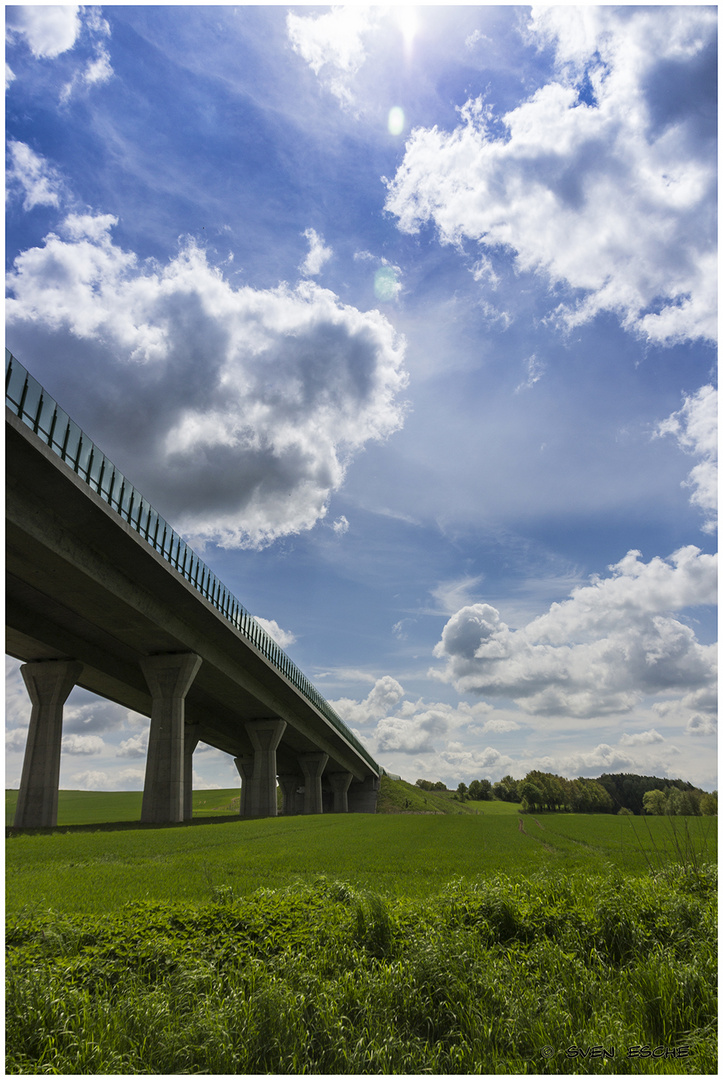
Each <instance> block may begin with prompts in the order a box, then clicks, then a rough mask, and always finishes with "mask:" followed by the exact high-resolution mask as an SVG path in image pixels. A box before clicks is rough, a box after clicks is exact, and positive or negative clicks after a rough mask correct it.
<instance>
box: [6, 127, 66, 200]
mask: <svg viewBox="0 0 723 1080" xmlns="http://www.w3.org/2000/svg"><path fill="white" fill-rule="evenodd" d="M8 153H9V157H10V161H9V163H8V170H7V173H6V177H5V179H6V184H7V188H8V191H9V192H12V191H13V190H16V191H19V192H20V193H21V194H22V195H23V196H24V197H23V209H24V210H32V209H33V207H35V206H59V205H60V196H61V192H62V187H63V183H62V180H61V178H60V175H59V173H58V172H57V170H56V169H54V168H53V167H52V165H50V164H49V163H48V162H47V161H46V159H45V158H44V157H42V156H41V155H40V154H36V153H35V151H34V150H32V149H31V148H30V147H29V146H27V145H26V144H25V143H24V142H18V141H17V140H15V139H11V140H10V141H9V143H8Z"/></svg>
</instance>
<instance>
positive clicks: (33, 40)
mask: <svg viewBox="0 0 723 1080" xmlns="http://www.w3.org/2000/svg"><path fill="white" fill-rule="evenodd" d="M6 16H7V27H8V36H9V37H10V38H13V37H15V36H19V35H22V36H23V37H24V38H25V40H26V41H27V44H28V48H29V49H30V51H31V52H32V54H33V56H36V57H38V58H40V57H48V58H52V57H55V56H60V54H61V53H64V52H67V51H68V50H69V49H72V48H73V46H74V45H75V42H76V38H77V37H78V34H79V33H80V29H81V19H80V6H79V5H78V4H63V5H58V6H55V5H53V6H52V7H51V6H49V5H45V4H20V5H18V6H17V7H8V8H6Z"/></svg>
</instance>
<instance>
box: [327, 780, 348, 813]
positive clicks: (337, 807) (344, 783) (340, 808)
mask: <svg viewBox="0 0 723 1080" xmlns="http://www.w3.org/2000/svg"><path fill="white" fill-rule="evenodd" d="M353 779H354V776H353V774H352V773H350V772H333V773H329V774H328V776H327V780H328V781H329V783H330V784H331V790H332V791H333V792H334V810H333V812H334V813H335V814H346V813H347V812H348V810H349V800H348V798H347V792H348V790H349V785H350V784H351V782H352V780H353Z"/></svg>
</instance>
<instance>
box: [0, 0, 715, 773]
mask: <svg viewBox="0 0 723 1080" xmlns="http://www.w3.org/2000/svg"><path fill="white" fill-rule="evenodd" d="M6 22H7V29H6V39H7V49H6V59H7V74H6V79H7V106H6V108H7V121H6V134H7V166H6V181H7V192H8V209H7V220H6V272H7V300H6V320H7V344H8V347H9V348H10V349H11V350H12V351H13V352H14V353H15V355H16V356H17V357H18V359H19V360H20V361H21V362H22V363H24V364H25V365H26V367H28V368H29V370H30V371H31V372H32V373H33V374H34V375H35V377H36V378H37V379H39V381H40V382H41V383H43V384H44V385H45V387H46V388H47V389H48V390H49V392H51V393H52V394H53V395H54V396H55V397H56V398H57V399H58V401H59V402H60V403H61V405H62V406H63V407H64V408H65V409H66V410H67V411H68V413H69V414H70V415H71V416H72V417H73V418H74V419H75V420H76V421H77V422H78V423H79V424H80V425H81V426H82V427H83V428H84V429H85V430H86V431H87V432H88V434H89V435H90V436H91V437H92V438H93V439H94V440H95V441H96V442H97V443H98V445H99V446H100V447H101V448H102V449H103V450H104V451H105V452H106V453H107V454H108V455H109V456H110V457H111V458H112V460H114V462H115V463H116V464H117V465H118V467H120V468H121V469H122V470H123V471H124V472H125V473H126V475H127V476H128V477H129V478H130V479H131V480H132V481H133V483H135V484H136V486H137V487H139V488H140V490H142V491H143V492H144V494H145V495H146V496H147V497H148V498H149V499H151V500H152V501H153V502H154V503H155V505H156V506H157V508H158V509H159V510H160V511H161V512H162V513H164V514H165V515H166V516H167V517H168V519H169V520H170V521H171V523H172V524H173V525H174V526H175V527H176V528H177V529H178V530H179V531H181V532H182V533H183V535H184V536H186V537H187V538H188V539H189V540H190V541H191V542H192V543H193V545H194V546H195V547H196V549H197V550H198V551H199V552H201V553H202V554H203V555H204V557H205V559H206V561H207V562H208V563H209V564H210V565H211V567H212V568H213V569H214V570H215V571H216V573H217V574H218V575H219V576H220V577H221V579H222V580H223V581H224V582H225V583H226V584H227V585H228V586H229V587H230V588H231V589H232V590H233V591H234V592H235V593H236V595H237V596H238V597H239V599H240V600H241V601H242V603H243V604H244V605H245V606H246V607H247V609H249V610H250V611H251V612H252V613H253V614H254V615H256V616H257V617H258V618H260V619H261V620H265V622H266V625H267V628H268V629H270V631H271V632H272V633H273V634H274V635H275V636H276V637H277V639H278V640H279V642H280V644H282V646H283V647H284V648H286V650H287V651H288V653H289V654H290V655H291V656H292V658H293V659H294V660H295V661H296V662H297V664H299V666H300V667H301V668H302V670H303V671H305V673H306V674H307V675H308V676H309V677H310V678H311V679H312V681H314V682H315V684H316V685H317V686H318V687H319V689H320V690H321V691H322V693H323V694H324V695H325V696H326V698H327V699H328V700H329V701H331V702H332V703H333V704H334V705H335V707H336V708H337V710H338V712H339V713H340V715H341V716H342V717H343V718H344V719H345V720H346V721H347V723H348V724H349V726H350V727H351V728H352V729H353V730H354V731H355V732H357V734H358V735H359V736H360V737H361V738H362V739H363V740H364V742H365V744H366V745H367V746H368V747H369V749H370V750H371V752H372V753H373V754H374V755H375V757H376V758H377V760H378V761H379V762H380V763H381V764H383V765H384V766H385V767H386V768H387V769H388V770H389V771H391V772H396V773H400V774H401V775H402V776H403V777H404V778H405V779H408V780H410V781H412V782H413V781H414V780H415V779H417V778H418V777H425V778H428V779H432V780H437V779H442V780H444V781H446V782H447V783H448V784H451V785H453V786H456V785H457V783H459V781H460V780H464V781H465V782H467V783H469V782H470V781H471V780H472V779H475V778H483V777H487V778H489V779H491V780H492V781H495V780H498V779H500V778H501V777H502V776H503V775H505V774H507V773H511V774H512V775H513V776H516V777H522V776H523V775H524V774H525V773H526V772H527V771H528V770H529V769H532V768H542V769H546V770H550V771H554V772H558V773H561V774H563V775H566V776H571V777H574V776H596V775H599V774H600V773H601V772H620V771H630V772H639V773H645V774H649V775H651V774H652V775H658V776H681V777H683V778H684V779H687V780H691V781H693V782H694V783H697V784H700V785H701V786H703V787H706V788H714V787H716V786H717V779H716V752H715V751H716V727H715V717H716V697H715V661H716V644H715V641H716V611H715V607H714V605H715V599H716V596H715V553H716V534H715V512H716V491H717V452H716V435H717V427H716V406H717V394H716V383H715V373H716V352H715V334H716V300H717V285H716V271H717V260H716V248H715V241H716V222H715V209H716V145H715V137H716V125H717V120H716V101H717V95H716V82H715V80H716V70H717V58H716V40H717V29H716V9H715V8H713V7H700V8H697V7H691V6H663V7H637V8H632V7H631V8H628V7H617V8H613V7H603V8H594V7H588V6H580V7H574V6H573V7H565V8H557V9H555V8H547V9H544V8H534V7H533V8H529V7H514V6H481V7H480V6H471V5H470V6H466V5H465V6H456V7H448V6H440V7H436V6H424V5H420V6H417V7H397V6H395V5H391V6H388V7H384V8H381V7H380V8H370V7H366V6H350V7H340V8H329V7H316V6H314V7H307V6H298V7H287V6H285V5H273V6H245V5H235V6H217V7H214V6H206V5H203V6H193V5H189V6H180V7H179V6H174V7H166V6H152V5H147V6H137V7H130V6H128V7H126V6H118V7H102V8H101V7H98V8H95V7H74V6H63V7H39V6H30V7H13V6H11V7H8V8H6ZM7 669H8V684H7V685H8V701H7V728H8V734H7V750H6V772H7V783H8V784H9V785H10V786H17V784H18V782H19V777H20V771H21V767H22V752H23V748H24V743H25V734H26V729H27V722H28V718H29V704H28V702H27V699H26V696H25V692H24V688H23V686H22V681H21V679H20V675H19V665H18V664H17V663H16V662H15V661H13V660H8V661H7ZM64 730H65V737H64V754H63V759H62V769H61V786H63V787H66V788H107V789H121V788H128V789H137V788H140V787H142V783H143V772H144V764H145V761H144V757H145V746H146V740H147V731H148V721H147V720H146V719H144V718H143V717H140V716H137V715H135V714H129V713H127V712H126V711H124V710H122V709H120V708H119V707H118V706H115V705H112V704H110V703H108V702H104V701H101V700H99V699H95V698H93V697H92V696H91V695H89V694H87V693H86V692H84V691H82V690H76V691H74V692H73V694H72V695H71V698H70V699H69V702H68V705H67V706H66V719H65V729H64ZM194 772H195V776H194V783H195V784H196V785H197V786H199V787H216V786H218V787H227V786H231V785H234V784H235V783H237V782H238V777H237V773H236V770H235V766H234V765H233V762H232V760H231V759H230V758H229V757H227V756H225V755H222V754H220V753H219V752H217V751H214V750H212V749H210V748H204V747H199V748H198V750H197V751H196V754H195V756H194Z"/></svg>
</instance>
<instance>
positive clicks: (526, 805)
mask: <svg viewBox="0 0 723 1080" xmlns="http://www.w3.org/2000/svg"><path fill="white" fill-rule="evenodd" d="M517 790H518V793H519V794H520V795H521V796H522V809H523V810H526V811H528V812H532V813H535V812H537V811H538V810H541V809H542V807H543V806H544V803H545V796H544V794H543V793H542V791H541V790H540V788H539V787H538V786H537V784H535V783H533V781H532V780H527V779H525V780H523V781H522V783H521V784H520V785H519V787H518V789H517Z"/></svg>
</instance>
